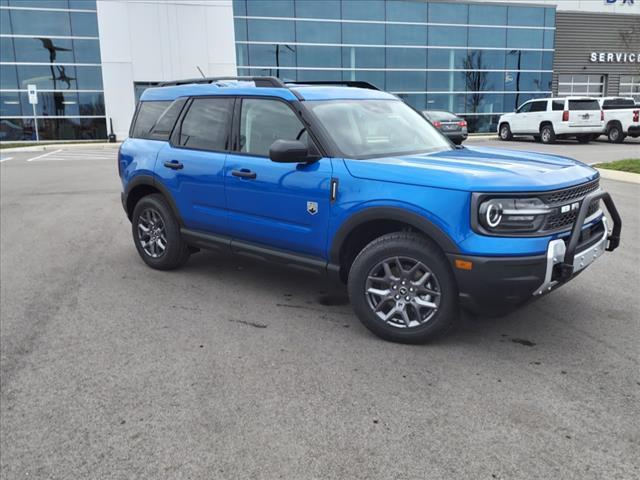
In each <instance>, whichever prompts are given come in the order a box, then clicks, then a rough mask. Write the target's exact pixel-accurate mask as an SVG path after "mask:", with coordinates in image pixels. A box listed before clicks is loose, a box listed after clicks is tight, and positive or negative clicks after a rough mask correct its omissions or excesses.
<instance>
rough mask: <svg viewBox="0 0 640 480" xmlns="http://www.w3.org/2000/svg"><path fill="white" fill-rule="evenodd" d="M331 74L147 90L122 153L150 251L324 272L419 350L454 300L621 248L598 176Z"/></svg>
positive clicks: (498, 297)
mask: <svg viewBox="0 0 640 480" xmlns="http://www.w3.org/2000/svg"><path fill="white" fill-rule="evenodd" d="M336 83H338V82H336ZM339 83H340V84H339V85H338V84H331V82H324V83H323V84H314V82H305V84H293V83H288V84H285V83H282V82H281V81H280V80H278V79H277V78H274V77H232V78H209V79H198V80H185V81H177V82H170V83H167V84H164V85H162V86H160V87H158V88H150V89H148V90H146V91H145V92H144V93H143V95H142V98H141V101H140V103H139V105H138V107H137V110H136V113H135V118H134V120H133V123H132V127H131V132H130V138H128V139H127V140H126V141H125V142H124V143H123V144H122V146H121V148H120V152H119V159H118V166H119V174H120V177H121V179H122V186H123V192H122V203H123V206H124V209H125V211H126V213H127V215H128V217H129V219H130V220H131V222H132V233H133V241H134V244H135V246H136V248H137V250H138V252H139V254H140V256H141V257H142V259H143V260H144V262H146V263H147V265H149V266H150V267H152V268H156V269H172V268H176V267H178V266H180V265H182V264H183V263H184V262H186V261H187V259H188V258H189V255H190V254H192V253H194V252H196V251H198V250H199V249H202V248H204V249H207V248H215V249H220V248H221V249H224V250H226V251H227V252H233V253H236V254H251V255H253V256H256V255H257V256H260V257H264V258H267V259H271V260H276V261H279V262H283V263H286V264H291V265H297V266H301V267H304V268H307V269H312V270H316V271H320V272H323V273H326V274H328V275H330V276H331V277H333V278H335V279H338V280H341V281H342V282H345V283H347V286H348V292H349V296H350V299H351V303H352V305H353V308H354V309H355V312H356V314H357V315H358V317H359V318H360V320H361V321H362V322H363V323H364V325H365V326H366V327H367V328H369V329H370V330H371V331H372V332H374V333H375V334H377V335H379V336H380V337H382V338H385V339H388V340H392V341H398V342H407V343H417V342H424V341H426V340H428V339H430V338H432V337H434V336H435V335H438V334H442V333H443V332H446V331H447V330H448V329H449V328H450V326H451V325H452V323H453V322H454V320H455V319H456V316H457V313H458V307H459V305H462V306H463V307H466V308H468V309H471V310H473V311H476V312H481V313H484V312H487V313H494V312H504V311H508V310H510V309H513V308H515V307H517V306H519V305H521V304H523V303H525V302H527V301H528V300H530V299H533V298H537V297H540V296H542V295H544V294H546V293H548V292H549V291H551V290H554V289H555V288H557V287H558V286H560V285H562V284H563V283H565V282H567V281H568V280H570V279H571V278H573V277H574V276H575V275H576V274H578V273H580V272H581V271H583V270H584V269H585V268H586V267H588V266H589V265H590V264H591V263H592V262H593V261H595V260H596V259H597V258H598V257H599V256H600V255H602V253H603V252H604V250H605V249H606V250H614V249H615V248H616V247H617V246H618V243H619V239H620V230H621V220H620V217H619V215H618V213H617V211H616V208H615V205H614V203H613V201H612V199H611V197H610V195H609V194H608V193H606V192H604V191H603V190H602V189H601V187H600V185H599V177H598V172H597V171H596V170H594V169H592V168H590V167H588V166H587V165H584V164H582V163H580V162H578V161H575V160H570V159H567V158H564V157H556V156H551V155H543V154H539V153H524V152H513V151H505V150H499V149H492V148H476V147H474V148H463V147H457V146H455V145H453V144H452V143H451V142H450V141H449V140H447V139H446V138H445V137H444V136H443V135H442V134H441V133H439V132H438V131H437V130H436V129H435V128H434V127H433V126H432V125H431V124H430V123H429V122H428V121H427V120H426V119H424V118H423V116H422V115H420V114H419V113H418V112H417V111H415V110H413V109H412V108H411V107H409V106H408V105H406V104H405V103H404V102H402V101H401V100H399V99H398V98H397V97H395V96H393V95H391V94H388V93H385V92H382V91H378V90H376V89H375V87H372V86H371V85H368V84H366V83H363V82H339ZM601 203H604V204H605V205H606V207H607V209H608V211H609V214H610V218H611V220H609V219H607V218H606V217H605V216H604V214H603V211H602V209H601V206H602V205H601ZM611 221H612V223H613V225H610V223H609V222H611ZM609 226H612V227H613V228H612V232H609V229H608V227H609Z"/></svg>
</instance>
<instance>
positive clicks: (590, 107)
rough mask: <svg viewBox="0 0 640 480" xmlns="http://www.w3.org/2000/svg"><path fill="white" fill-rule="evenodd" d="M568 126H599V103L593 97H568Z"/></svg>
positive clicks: (600, 123)
mask: <svg viewBox="0 0 640 480" xmlns="http://www.w3.org/2000/svg"><path fill="white" fill-rule="evenodd" d="M568 103H569V127H572V128H576V127H599V126H601V125H602V122H601V120H600V104H599V103H598V100H596V99H594V98H580V99H569V101H568Z"/></svg>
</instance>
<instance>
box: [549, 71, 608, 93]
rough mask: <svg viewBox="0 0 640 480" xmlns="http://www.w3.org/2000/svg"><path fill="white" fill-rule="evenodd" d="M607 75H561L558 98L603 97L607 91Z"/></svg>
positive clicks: (559, 77)
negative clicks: (577, 96) (573, 96)
mask: <svg viewBox="0 0 640 480" xmlns="http://www.w3.org/2000/svg"><path fill="white" fill-rule="evenodd" d="M605 86H606V75H559V76H558V96H560V97H567V96H571V95H584V96H591V97H602V96H603V95H604V92H605V91H606V88H605Z"/></svg>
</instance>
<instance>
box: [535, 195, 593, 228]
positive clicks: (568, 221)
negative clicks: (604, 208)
mask: <svg viewBox="0 0 640 480" xmlns="http://www.w3.org/2000/svg"><path fill="white" fill-rule="evenodd" d="M598 208H600V200H594V201H593V202H591V205H589V209H588V210H587V218H588V217H590V216H591V215H593V214H594V213H596V212H597V211H598ZM577 217H578V210H573V211H572V212H567V213H557V214H553V215H549V216H548V217H547V221H546V222H545V224H544V229H543V230H545V231H549V230H558V229H561V228H564V227H568V226H571V225H573V222H575V221H576V218H577Z"/></svg>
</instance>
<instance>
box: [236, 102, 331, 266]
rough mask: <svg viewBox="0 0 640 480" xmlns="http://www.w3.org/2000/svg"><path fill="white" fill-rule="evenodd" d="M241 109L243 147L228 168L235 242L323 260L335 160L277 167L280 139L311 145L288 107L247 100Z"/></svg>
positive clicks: (240, 143) (238, 125)
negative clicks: (274, 149) (273, 151)
mask: <svg viewBox="0 0 640 480" xmlns="http://www.w3.org/2000/svg"><path fill="white" fill-rule="evenodd" d="M238 107H240V112H239V113H238V110H237V109H236V118H237V123H236V122H234V123H236V129H237V131H238V133H239V135H238V139H237V142H238V145H237V146H236V151H235V152H230V153H229V156H228V158H227V165H226V167H225V182H226V195H227V208H228V211H229V229H230V231H231V234H232V236H233V237H234V239H238V240H243V241H248V242H252V243H258V244H262V245H266V246H270V247H274V248H279V249H283V250H288V251H293V252H297V253H302V254H307V255H313V256H317V257H324V256H325V254H326V241H327V227H328V218H329V208H330V200H329V190H330V183H331V172H332V165H331V159H329V158H322V159H320V160H318V161H316V162H314V163H310V164H306V163H275V162H272V161H271V160H270V159H269V147H270V146H271V144H272V143H273V142H274V141H276V140H278V139H283V140H296V139H300V140H301V141H307V142H312V140H311V139H310V137H309V135H308V132H307V131H306V129H305V127H304V125H303V124H302V122H301V121H300V119H299V118H298V116H297V115H296V113H295V112H294V110H293V108H292V107H291V105H290V104H289V103H288V102H284V101H281V100H278V99H275V98H243V99H242V101H241V104H240V105H238Z"/></svg>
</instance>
